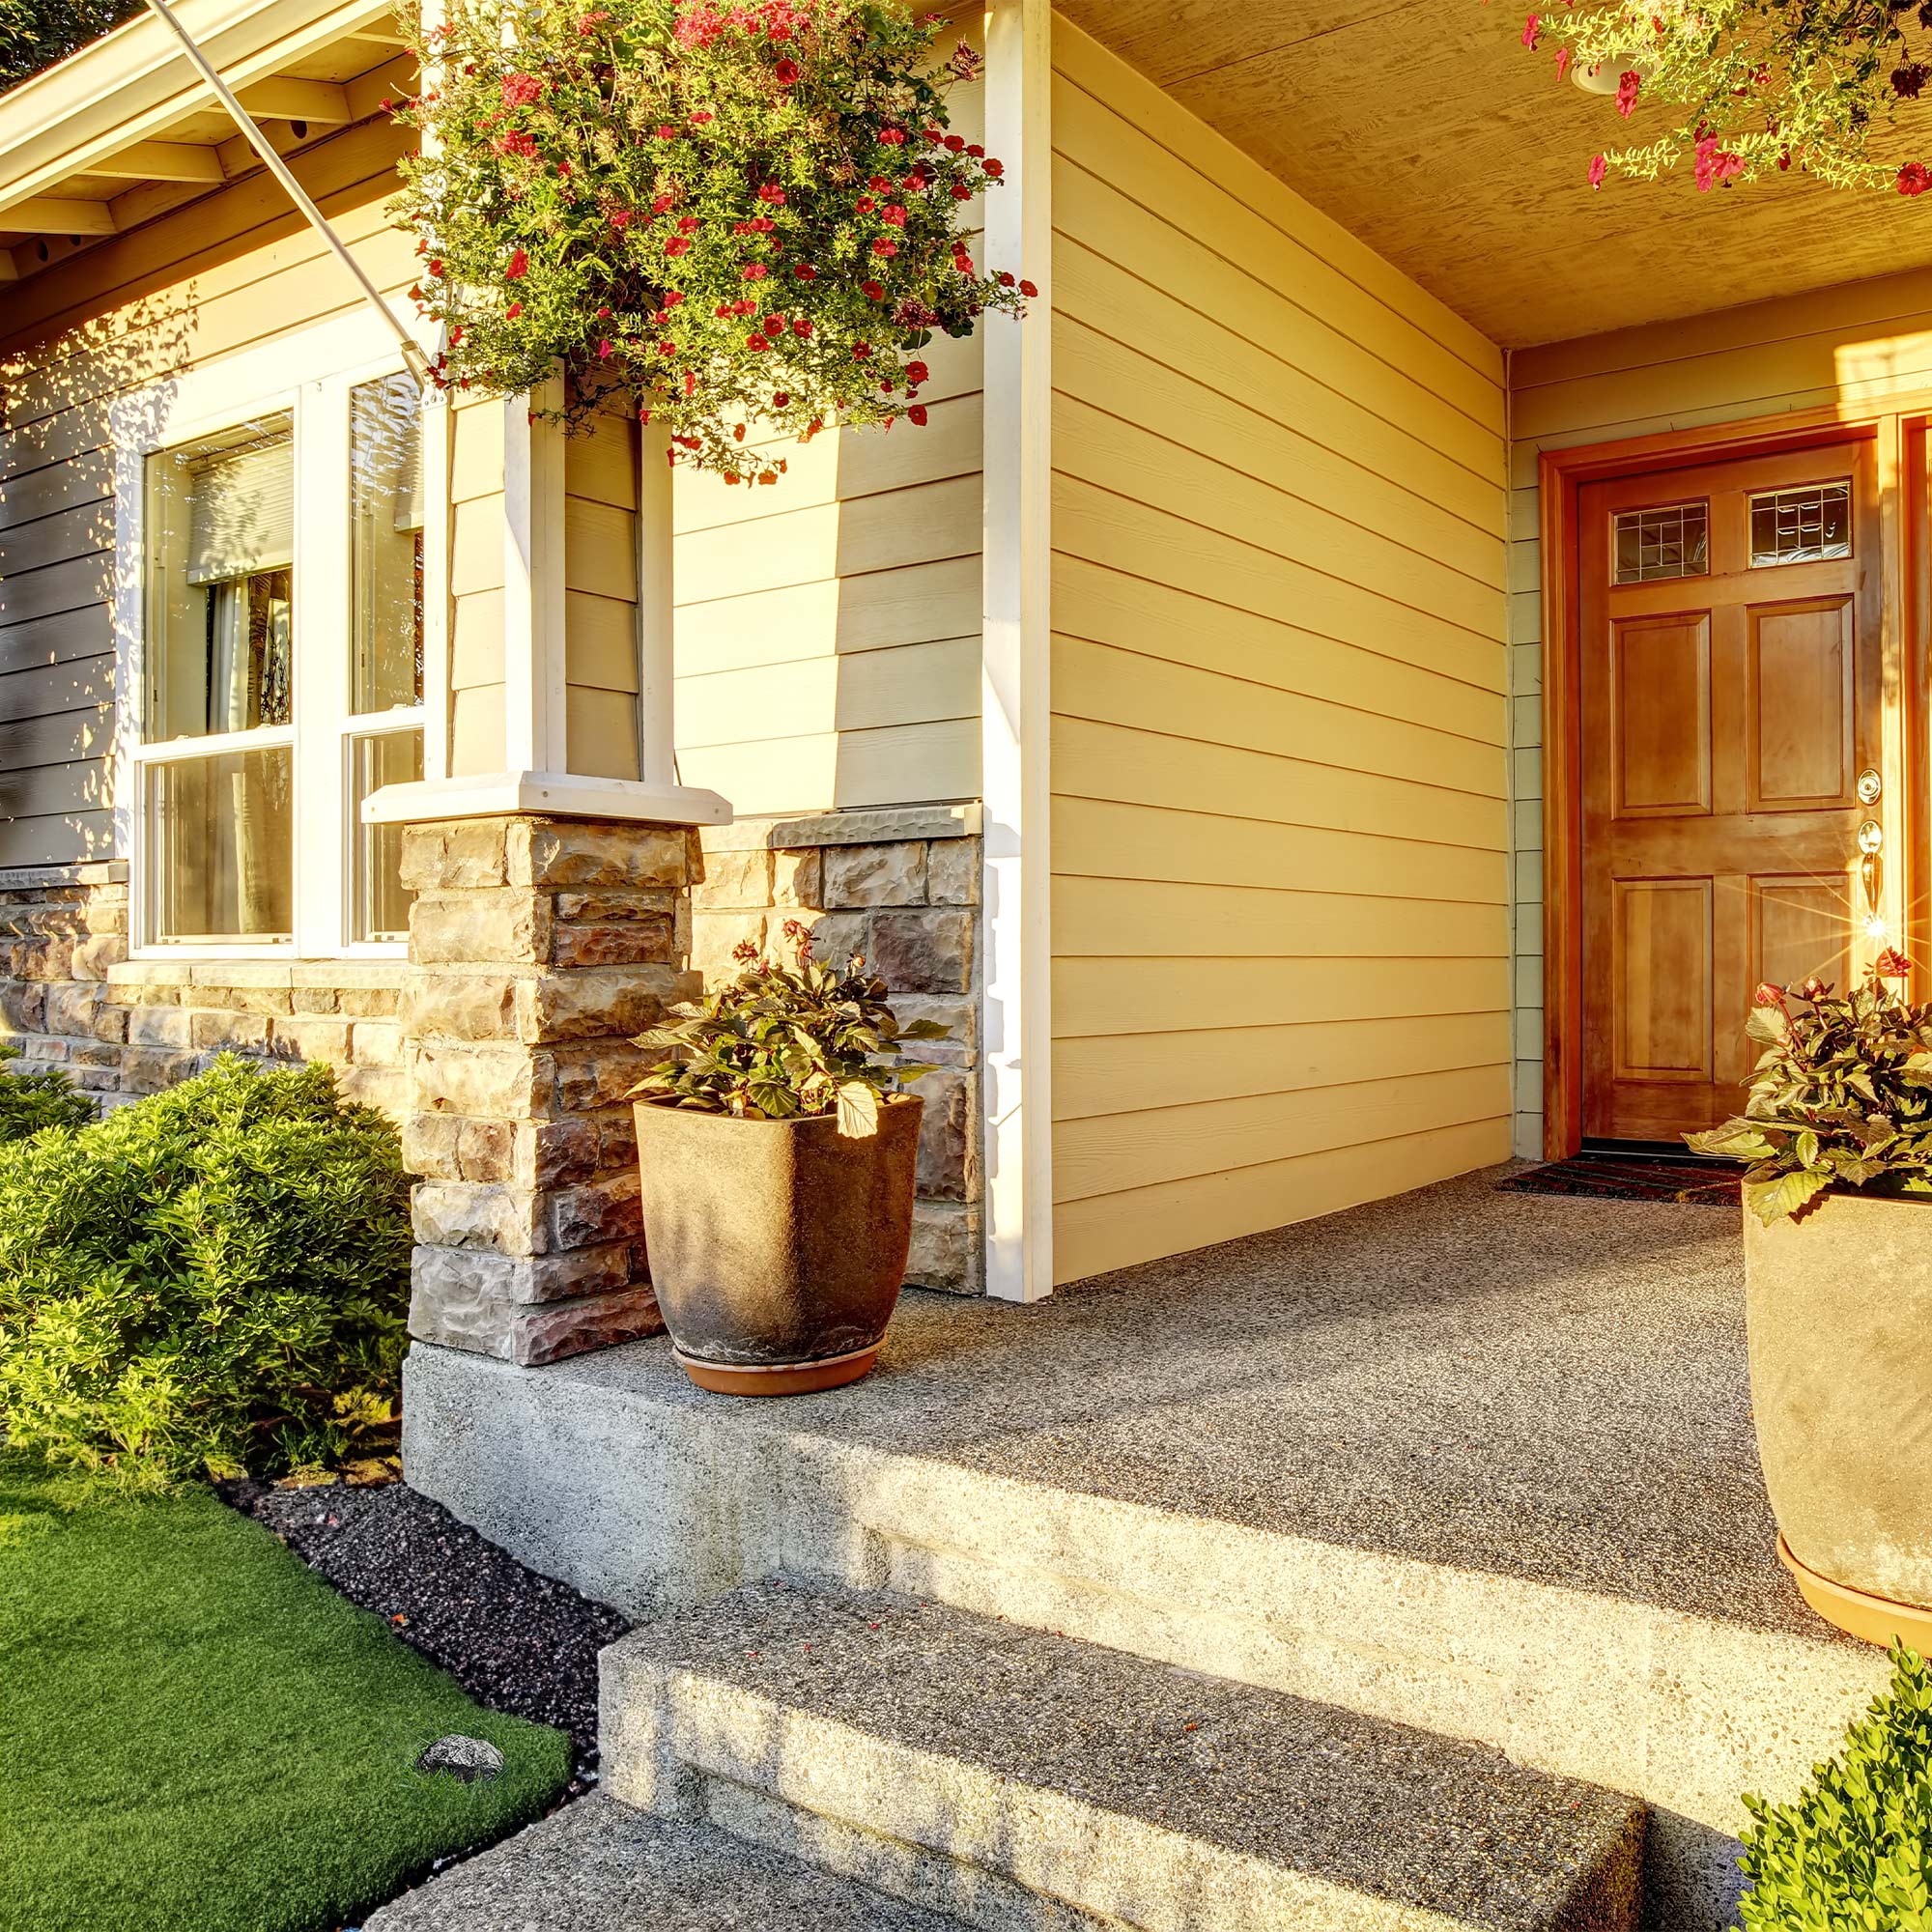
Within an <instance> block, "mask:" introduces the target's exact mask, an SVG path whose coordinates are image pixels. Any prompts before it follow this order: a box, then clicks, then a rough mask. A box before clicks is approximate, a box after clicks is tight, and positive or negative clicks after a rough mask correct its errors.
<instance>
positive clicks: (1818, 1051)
mask: <svg viewBox="0 0 1932 1932" xmlns="http://www.w3.org/2000/svg"><path fill="white" fill-rule="evenodd" d="M1909 971H1910V967H1909V964H1908V962H1907V961H1906V960H1905V959H1904V958H1903V957H1901V956H1900V955H1899V954H1898V953H1897V952H1893V951H1890V950H1889V949H1888V950H1887V951H1886V952H1882V953H1881V954H1880V955H1879V957H1878V959H1877V961H1876V962H1875V963H1874V964H1873V966H1872V967H1871V969H1870V970H1869V972H1868V973H1867V974H1866V976H1865V979H1864V980H1863V982H1862V983H1861V985H1859V986H1857V987H1854V988H1853V989H1852V990H1851V991H1849V992H1847V993H1845V994H1842V995H1840V994H1837V993H1834V992H1833V989H1832V988H1831V987H1829V986H1826V985H1823V984H1821V983H1820V982H1819V981H1818V980H1807V981H1805V983H1804V985H1803V986H1802V987H1798V988H1795V989H1790V988H1785V987H1781V986H1770V985H1766V986H1760V987H1759V988H1758V989H1757V994H1756V998H1755V1004H1754V1005H1753V1007H1752V1009H1751V1015H1750V1020H1749V1027H1748V1030H1749V1033H1750V1035H1751V1037H1752V1038H1754V1039H1757V1040H1759V1041H1761V1042H1762V1043H1763V1045H1764V1048H1765V1051H1764V1053H1763V1056H1762V1057H1761V1058H1760V1059H1759V1061H1758V1064H1757V1069H1756V1072H1755V1073H1754V1074H1753V1076H1752V1079H1751V1083H1750V1099H1749V1102H1748V1103H1747V1106H1746V1108H1745V1112H1744V1114H1743V1116H1742V1117H1741V1118H1739V1119H1736V1120H1732V1121H1729V1122H1725V1124H1724V1125H1722V1126H1720V1127H1714V1128H1712V1129H1711V1130H1710V1131H1708V1132H1706V1133H1697V1134H1689V1135H1687V1136H1686V1139H1687V1140H1688V1141H1689V1142H1690V1146H1691V1147H1692V1148H1694V1149H1696V1150H1697V1151H1699V1152H1700V1153H1713V1154H1726V1155H1729V1156H1731V1157H1733V1158H1735V1159H1740V1160H1746V1161H1749V1162H1750V1163H1751V1165H1750V1167H1749V1168H1748V1169H1747V1171H1746V1174H1745V1176H1744V1205H1745V1214H1744V1230H1745V1293H1746V1319H1747V1324H1748V1329H1749V1338H1750V1375H1751V1400H1752V1414H1753V1418H1754V1420H1755V1424H1756V1429H1757V1443H1758V1457H1759V1460H1760V1462H1761V1463H1763V1465H1764V1477H1765V1486H1766V1489H1767V1490H1768V1491H1769V1492H1770V1495H1771V1505H1772V1509H1773V1511H1774V1512H1775V1514H1776V1518H1777V1523H1778V1530H1779V1537H1778V1554H1779V1556H1780V1558H1781V1559H1782V1560H1783V1561H1784V1563H1785V1564H1786V1566H1787V1567H1788V1568H1789V1569H1790V1570H1791V1571H1792V1573H1793V1575H1794V1576H1795V1577H1797V1579H1798V1584H1799V1587H1800V1589H1801V1590H1802V1591H1803V1592H1804V1598H1805V1601H1806V1602H1807V1603H1809V1604H1810V1605H1811V1606H1812V1608H1813V1609H1815V1610H1817V1611H1818V1612H1819V1614H1820V1615H1821V1616H1824V1617H1825V1618H1827V1619H1828V1620H1829V1621H1830V1622H1832V1623H1834V1624H1836V1625H1837V1626H1838V1627H1839V1628H1840V1629H1842V1630H1847V1631H1850V1632H1851V1633H1852V1634H1854V1635H1858V1636H1862V1637H1867V1638H1869V1639H1871V1640H1872V1641H1874V1642H1879V1643H1889V1642H1890V1641H1892V1640H1893V1639H1894V1638H1903V1639H1904V1640H1905V1641H1907V1642H1910V1643H1912V1644H1914V1645H1915V1646H1916V1647H1918V1648H1919V1649H1921V1650H1923V1649H1927V1648H1928V1647H1932V1484H1928V1482H1927V1479H1926V1465H1927V1457H1928V1453H1932V1007H1921V1006H1914V1005H1912V1004H1910V1003H1909V1002H1908V1001H1907V1000H1906V998H1905V996H1904V992H1903V989H1902V986H1901V985H1900V984H1899V983H1898V982H1900V981H1902V980H1903V979H1904V977H1905V975H1906V974H1907V973H1908V972H1909Z"/></svg>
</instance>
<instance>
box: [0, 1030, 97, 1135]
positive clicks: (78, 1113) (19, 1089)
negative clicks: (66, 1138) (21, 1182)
mask: <svg viewBox="0 0 1932 1932" xmlns="http://www.w3.org/2000/svg"><path fill="white" fill-rule="evenodd" d="M19 1057H20V1049H19V1048H18V1047H17V1046H0V1141H23V1140H25V1139H26V1138H27V1136H28V1135H29V1134H37V1133H39V1132H40V1131H41V1129H42V1128H43V1127H84V1126H86V1125H87V1123H88V1122H90V1121H92V1120H93V1119H94V1102H93V1101H92V1100H90V1099H89V1098H88V1097H87V1095H86V1094H76V1093H75V1092H74V1091H73V1089H72V1088H71V1086H69V1084H68V1078H67V1075H66V1074H65V1073H60V1072H56V1071H53V1070H51V1069H49V1070H48V1071H47V1072H45V1073H10V1072H8V1071H7V1070H6V1066H7V1062H8V1061H10V1060H18V1059H19Z"/></svg>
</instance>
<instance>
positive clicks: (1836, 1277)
mask: <svg viewBox="0 0 1932 1932" xmlns="http://www.w3.org/2000/svg"><path fill="white" fill-rule="evenodd" d="M1744 1228H1745V1284H1746V1309H1747V1320H1748V1323H1749V1329H1750V1375H1751V1403H1752V1410H1753V1414H1754V1418H1755V1421H1756V1426H1757V1443H1758V1456H1759V1459H1760V1461H1761V1462H1762V1463H1763V1464H1764V1479H1765V1486H1766V1488H1767V1489H1768V1490H1769V1492H1770V1494H1771V1506H1772V1509H1773V1511H1774V1512H1775V1513H1776V1517H1777V1524H1778V1530H1779V1550H1778V1553H1779V1555H1780V1557H1781V1558H1782V1559H1783V1560H1784V1562H1785V1563H1786V1565H1787V1566H1788V1567H1789V1568H1790V1570H1791V1571H1792V1574H1793V1575H1794V1576H1795V1577H1797V1579H1798V1583H1799V1587H1800V1588H1801V1589H1802V1590H1803V1591H1804V1597H1805V1600H1806V1601H1807V1602H1808V1603H1809V1604H1810V1605H1811V1606H1812V1608H1813V1609H1815V1610H1817V1611H1818V1612H1819V1614H1820V1615H1821V1616H1824V1617H1826V1618H1827V1619H1828V1620H1829V1621H1831V1622H1833V1623H1834V1624H1836V1625H1838V1627H1839V1628H1840V1629H1842V1630H1847V1631H1850V1632H1851V1633H1852V1634H1854V1635H1856V1636H1862V1637H1866V1638H1869V1639H1870V1640H1872V1641H1873V1642H1878V1643H1887V1642H1889V1641H1890V1640H1891V1638H1892V1636H1893V1635H1894V1634H1897V1635H1901V1636H1904V1637H1905V1638H1906V1640H1907V1641H1908V1642H1911V1643H1912V1644H1914V1646H1915V1647H1916V1648H1921V1649H1922V1648H1923V1647H1924V1646H1925V1645H1926V1644H1927V1643H1928V1642H1932V1480H1928V1476H1927V1470H1928V1468H1929V1467H1932V1339H1929V1338H1932V1200H1915V1199H1912V1198H1910V1197H1903V1198H1901V1197H1896V1196H1891V1197H1888V1196H1885V1195H1876V1194H1864V1193H1857V1192H1853V1191H1845V1192H1842V1193H1840V1192H1833V1193H1831V1194H1827V1195H1825V1196H1823V1197H1822V1198H1821V1199H1820V1200H1819V1201H1818V1202H1817V1203H1816V1204H1815V1205H1814V1206H1813V1207H1812V1208H1810V1209H1809V1210H1808V1211H1807V1212H1806V1213H1804V1215H1802V1216H1800V1217H1799V1218H1797V1219H1795V1220H1793V1219H1787V1220H1783V1221H1778V1222H1776V1223H1775V1224H1774V1225H1772V1226H1771V1227H1769V1228H1767V1227H1765V1226H1763V1225H1762V1223H1760V1222H1759V1220H1758V1218H1757V1216H1756V1215H1755V1214H1753V1213H1751V1212H1750V1211H1749V1210H1748V1209H1747V1210H1746V1212H1745V1217H1744Z"/></svg>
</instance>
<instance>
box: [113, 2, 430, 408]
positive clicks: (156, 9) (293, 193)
mask: <svg viewBox="0 0 1932 1932" xmlns="http://www.w3.org/2000/svg"><path fill="white" fill-rule="evenodd" d="M147 4H148V8H149V10H150V12H152V13H154V14H158V15H159V16H160V18H161V19H162V20H163V21H165V22H166V24H167V25H168V26H169V27H170V28H171V29H172V30H173V31H174V35H175V38H176V39H177V40H178V41H180V42H181V43H182V46H183V49H184V50H185V52H186V54H187V57H188V59H189V60H190V61H191V62H192V63H193V64H194V66H195V68H196V70H197V71H199V73H200V74H201V77H202V78H203V79H204V80H205V81H207V82H208V84H209V86H210V87H212V88H213V90H214V96H215V99H217V100H219V101H220V102H221V104H222V106H223V107H225V108H226V109H227V110H228V116H229V119H230V120H232V121H233V122H234V123H235V125H236V126H237V127H238V128H241V132H242V133H243V134H244V135H246V136H247V140H248V145H249V146H250V147H251V148H253V149H254V151H255V152H256V153H257V154H258V155H260V156H261V157H262V160H263V162H264V164H265V165H266V166H267V168H268V170H269V172H270V174H271V175H273V176H274V178H275V179H276V180H277V181H278V182H280V183H281V185H282V186H283V188H284V189H285V190H286V192H287V194H288V197H289V199H290V200H291V201H293V202H294V203H295V205H296V207H297V208H298V209H299V210H300V211H301V214H302V218H303V219H304V220H305V221H306V222H307V223H308V225H309V226H310V227H311V228H313V229H314V230H315V232H316V233H317V234H318V235H320V236H321V237H322V239H323V240H324V241H326V242H327V244H328V246H329V248H330V249H331V250H332V251H333V252H334V255H335V258H336V260H337V261H339V262H340V263H341V264H342V266H343V267H344V268H345V269H347V270H349V272H350V273H351V274H352V275H354V276H355V282H356V286H357V287H358V288H360V289H361V291H362V293H363V295H364V296H365V297H367V298H368V299H369V301H370V302H371V303H372V304H374V306H375V307H376V309H377V310H378V311H379V313H380V314H381V315H382V317H383V320H384V322H386V323H387V324H388V325H389V327H390V329H391V330H392V331H393V332H394V334H395V338H396V340H397V342H398V343H399V344H400V345H401V347H402V352H403V361H404V362H405V363H406V364H407V365H408V368H409V372H410V374H411V375H412V376H413V377H414V378H415V379H416V381H417V382H418V383H420V384H422V385H423V386H424V387H425V388H427V387H428V385H429V358H428V357H427V356H426V355H424V354H423V353H422V350H421V349H420V348H419V347H418V346H417V343H416V339H415V337H414V336H412V334H411V333H410V332H409V330H408V329H407V328H405V327H403V325H402V323H401V321H400V320H399V319H398V317H397V315H396V312H395V310H394V309H392V308H391V307H390V306H389V304H388V303H387V302H386V301H384V298H383V293H382V291H381V290H380V289H379V288H377V286H376V284H375V283H374V282H372V281H371V280H370V279H369V277H368V275H367V274H365V273H364V272H363V269H362V265H361V264H360V263H359V262H358V261H356V259H355V256H354V255H352V254H351V253H350V252H349V250H348V248H347V247H346V246H344V244H343V241H342V238H341V237H340V236H339V235H338V234H336V232H335V230H334V229H333V228H331V227H330V226H329V225H328V222H327V218H326V217H325V216H324V214H323V212H322V210H321V209H319V208H318V207H317V206H316V205H315V203H314V202H312V201H311V200H310V199H309V198H308V193H307V191H306V190H305V189H304V188H303V186H302V185H301V183H300V182H298V181H297V180H296V178H295V176H294V174H293V173H292V172H291V171H290V168H289V164H288V162H286V161H285V160H283V159H282V157H281V156H280V155H278V154H276V152H275V151H274V149H273V148H272V147H271V146H270V142H269V137H268V136H267V135H266V134H265V133H263V132H262V130H261V128H259V127H257V126H256V124H255V120H254V117H253V116H252V115H251V114H250V113H249V112H248V110H247V109H246V108H245V107H243V106H242V105H241V102H240V101H239V100H237V99H236V98H235V95H234V91H233V90H232V89H231V88H230V87H229V85H228V83H227V82H226V81H225V80H223V79H222V77H221V76H220V75H219V74H218V73H216V72H215V71H214V67H213V63H212V62H211V61H210V60H209V58H208V56H207V55H206V54H205V53H203V52H202V50H201V48H200V47H199V46H198V45H197V44H196V43H195V39H194V36H193V35H192V34H190V33H189V32H188V30H187V29H186V28H185V27H184V26H183V25H182V23H181V22H180V21H179V20H178V19H176V18H175V15H174V12H173V10H172V9H171V8H170V7H169V6H168V4H167V0H147Z"/></svg>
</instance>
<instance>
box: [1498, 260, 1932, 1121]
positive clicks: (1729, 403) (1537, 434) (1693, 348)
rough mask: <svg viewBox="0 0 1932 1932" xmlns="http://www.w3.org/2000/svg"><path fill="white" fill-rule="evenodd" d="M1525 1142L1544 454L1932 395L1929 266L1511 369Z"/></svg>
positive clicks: (1537, 817) (1538, 1084)
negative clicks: (1541, 459)
mask: <svg viewBox="0 0 1932 1932" xmlns="http://www.w3.org/2000/svg"><path fill="white" fill-rule="evenodd" d="M1510 377H1511V428H1512V431H1513V434H1514V437H1515V443H1514V447H1513V449H1512V452H1511V484H1512V489H1511V497H1510V534H1511V537H1512V542H1511V545H1510V588H1511V593H1512V594H1511V599H1510V640H1511V644H1512V646H1513V648H1512V651H1511V664H1512V687H1511V690H1512V698H1511V734H1512V735H1511V743H1512V756H1511V764H1512V770H1513V775H1514V779H1513V784H1514V801H1515V802H1514V807H1513V810H1514V814H1515V835H1516V840H1515V844H1516V860H1515V870H1516V896H1517V917H1516V949H1517V960H1516V979H1517V999H1518V1013H1517V1026H1516V1038H1517V1057H1518V1065H1517V1146H1518V1149H1519V1151H1522V1152H1527V1153H1540V1152H1541V1151H1542V1142H1543V1060H1542V1054H1543V1037H1544V1036H1543V1015H1544V997H1543V896H1544V894H1543V753H1542V745H1543V711H1542V704H1543V700H1542V657H1543V611H1542V595H1541V590H1540V582H1541V570H1542V564H1541V554H1540V543H1539V519H1540V510H1539V498H1538V495H1537V477H1536V466H1537V456H1538V453H1539V452H1540V451H1542V450H1545V449H1555V448H1559V447H1565V446H1571V445H1575V444H1579V443H1596V442H1613V441H1618V440H1623V439H1625V438H1629V437H1640V436H1651V435H1655V434H1657V433H1659V432H1661V431H1666V430H1684V429H1695V428H1698V427H1700V426H1703V425H1706V424H1712V423H1724V422H1739V421H1745V420H1747V419H1750V418H1752V417H1758V416H1777V415H1781V414H1786V413H1789V412H1793V411H1800V410H1812V409H1819V408H1823V407H1830V406H1833V405H1836V404H1839V403H1845V404H1850V405H1857V406H1860V407H1871V406H1875V405H1876V406H1882V405H1883V403H1884V402H1885V400H1886V399H1887V398H1889V397H1891V396H1896V395H1902V394H1908V393H1912V392H1920V393H1922V392H1924V391H1926V390H1928V389H1932V271H1926V270H1918V271H1916V272H1913V273H1909V274H1900V275H1887V276H1883V277H1880V278H1878V279H1876V280H1872V281H1866V282H1854V283H1849V284H1847V285H1845V286H1843V287H1841V288H1833V289H1825V290H1822V291H1820V292H1819V293H1817V294H1815V295H1809V296H1801V297H1793V298H1787V299H1784V300H1779V301H1769V302H1754V303H1752V304H1750V305H1749V306H1747V307H1744V308H1736V309H1727V310H1725V311H1723V312H1722V313H1720V314H1717V315H1711V316H1701V317H1699V318H1697V319H1696V320H1695V321H1692V322H1688V323H1671V324H1668V325H1661V326H1657V327H1644V328H1631V329H1621V330H1618V331H1616V332H1615V333H1613V334H1609V335H1598V336H1589V337H1586V338H1583V339H1580V340H1577V341H1574V342H1559V343H1553V344H1550V345H1548V347H1545V348H1541V349H1529V350H1521V351H1519V352H1518V354H1517V355H1516V356H1515V357H1514V359H1513V361H1512V363H1511V369H1510Z"/></svg>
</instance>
